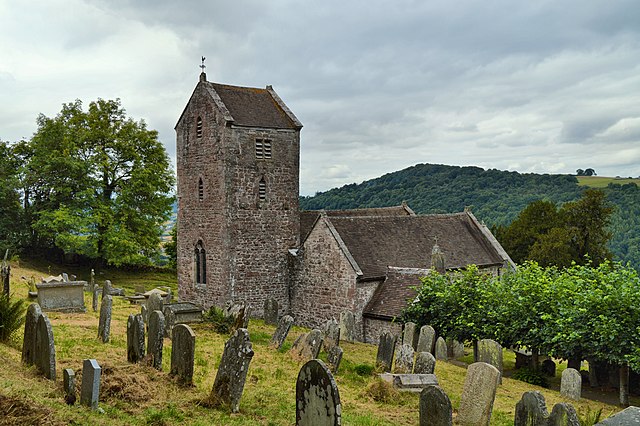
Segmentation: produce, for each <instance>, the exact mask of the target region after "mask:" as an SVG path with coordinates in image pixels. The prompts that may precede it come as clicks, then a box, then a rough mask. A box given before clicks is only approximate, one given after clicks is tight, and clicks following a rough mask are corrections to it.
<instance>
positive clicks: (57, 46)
mask: <svg viewBox="0 0 640 426" xmlns="http://www.w3.org/2000/svg"><path fill="white" fill-rule="evenodd" d="M202 55H204V56H206V57H207V60H206V65H207V69H206V71H207V76H208V79H209V80H210V81H215V82H220V83H226V84H234V85H243V86H254V87H264V86H266V85H267V84H271V85H273V87H274V88H275V90H276V91H277V92H278V94H279V95H280V97H282V98H283V100H284V101H285V102H286V103H287V104H288V106H289V107H290V108H291V109H292V110H293V111H294V113H295V114H296V115H297V116H298V118H299V119H300V120H301V121H302V123H303V124H304V128H303V129H302V147H301V168H302V170H301V193H302V194H304V195H312V194H314V193H315V192H316V191H324V190H327V189H330V188H332V187H336V186H342V185H344V184H348V183H352V182H358V183H359V182H361V181H363V180H366V179H370V178H374V177H377V176H380V175H382V174H384V173H389V172H392V171H396V170H400V169H403V168H405V167H408V166H411V165H414V164H416V163H439V164H449V165H476V166H480V167H484V168H496V169H500V170H517V171H520V172H535V173H573V172H575V170H576V169H578V168H583V169H584V168H588V167H591V168H594V169H595V170H596V172H598V174H600V175H608V176H615V175H621V176H634V177H635V176H638V175H640V3H639V2H638V1H637V0H616V1H610V0H603V1H600V0H589V1H584V0H575V1H573V0H571V1H563V0H553V1H546V0H536V1H526V2H514V1H510V0H481V1H474V0H458V1H449V0H424V1H411V0H388V1H383V0H363V1H344V0H343V1H335V0H323V1H307V2H303V1H287V0H268V1H266V0H234V1H221V0H210V1H204V0H202V1H194V0H183V1H180V2H178V1H168V0H153V1H150V0H140V1H133V0H31V1H29V2H22V1H18V0H0V139H1V140H5V141H16V140H19V139H21V138H29V137H31V135H32V134H33V132H34V131H35V130H36V117H37V115H38V114H39V113H43V114H45V115H47V116H54V115H55V114H56V113H57V112H58V111H60V108H61V106H62V103H65V102H70V101H73V100H74V99H76V98H77V99H81V100H83V101H84V102H85V103H88V102H90V101H92V100H95V99H97V98H104V99H114V98H120V99H121V100H122V104H123V106H124V107H125V109H126V110H127V113H128V114H129V116H131V117H132V118H134V119H136V120H138V119H144V120H145V121H146V122H147V124H148V126H149V127H150V128H154V129H157V130H158V131H159V135H160V139H161V140H162V142H163V143H164V144H165V145H166V147H167V150H168V152H169V155H170V156H171V157H172V158H173V157H174V156H175V133H174V131H173V126H174V125H175V122H176V121H177V119H178V117H179V115H180V113H181V111H182V109H183V107H184V106H185V104H186V102H187V100H188V99H189V96H190V94H191V92H192V91H193V88H194V87H195V85H196V83H197V80H198V74H199V72H200V69H199V68H198V66H199V65H200V56H202Z"/></svg>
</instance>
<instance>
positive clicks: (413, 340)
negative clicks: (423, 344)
mask: <svg viewBox="0 0 640 426" xmlns="http://www.w3.org/2000/svg"><path fill="white" fill-rule="evenodd" d="M418 337H419V336H418V334H417V333H416V324H415V323H413V322H407V323H405V324H404V332H403V333H402V344H403V345H409V346H411V347H412V348H413V350H415V349H416V347H417V346H418Z"/></svg>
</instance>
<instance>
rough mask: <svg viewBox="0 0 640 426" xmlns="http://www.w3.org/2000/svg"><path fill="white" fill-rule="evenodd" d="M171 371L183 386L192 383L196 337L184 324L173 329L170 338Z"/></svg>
mask: <svg viewBox="0 0 640 426" xmlns="http://www.w3.org/2000/svg"><path fill="white" fill-rule="evenodd" d="M171 342H172V343H171V370H170V373H169V374H171V375H172V376H177V377H178V381H179V382H180V383H181V384H183V385H191V384H192V383H193V361H194V357H195V351H196V335H195V333H194V332H193V330H192V329H191V327H189V326H188V325H186V324H178V325H176V326H175V327H173V331H172V338H171Z"/></svg>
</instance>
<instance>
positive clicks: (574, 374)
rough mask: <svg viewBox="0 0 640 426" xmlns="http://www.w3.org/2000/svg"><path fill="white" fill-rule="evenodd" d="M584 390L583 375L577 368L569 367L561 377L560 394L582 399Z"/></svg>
mask: <svg viewBox="0 0 640 426" xmlns="http://www.w3.org/2000/svg"><path fill="white" fill-rule="evenodd" d="M581 392H582V376H581V375H580V372H579V371H578V370H576V369H575V368H567V369H566V370H564V371H563V372H562V378H561V379H560V395H562V396H564V397H565V398H570V399H575V400H578V399H580V394H581Z"/></svg>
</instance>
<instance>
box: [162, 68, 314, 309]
mask: <svg viewBox="0 0 640 426" xmlns="http://www.w3.org/2000/svg"><path fill="white" fill-rule="evenodd" d="M301 128H302V124H301V123H300V122H299V121H298V119H297V118H296V117H295V115H293V113H292V112H291V111H290V110H289V109H288V108H287V106H286V105H285V104H284V102H282V100H281V99H280V98H279V97H278V95H277V94H276V93H275V92H274V90H273V88H272V87H271V86H267V87H266V89H258V88H249V87H237V86H228V85H222V84H216V83H211V82H208V81H207V80H206V74H204V73H202V74H201V75H200V81H199V82H198V85H197V86H196V88H195V90H194V92H193V94H192V95H191V99H190V100H189V102H188V104H187V106H186V108H185V109H184V111H183V113H182V115H181V116H180V119H179V120H178V123H177V124H176V127H175V129H176V139H177V152H176V156H177V174H178V222H177V226H178V264H177V267H178V287H179V295H180V299H181V300H185V301H192V302H194V303H197V304H199V305H201V306H204V307H207V308H208V307H209V306H211V305H216V306H219V307H222V306H224V304H225V302H227V301H229V300H233V301H237V302H241V301H244V302H246V303H249V304H250V305H251V306H252V312H253V314H254V315H257V316H261V315H262V309H263V302H264V300H265V299H267V298H275V299H276V300H278V302H279V304H280V307H281V312H286V311H288V310H289V303H290V302H289V276H288V272H287V271H288V268H287V258H288V250H289V249H293V248H295V247H297V246H298V245H299V234H300V216H299V206H298V194H299V168H300V167H299V166H300V129H301Z"/></svg>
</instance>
